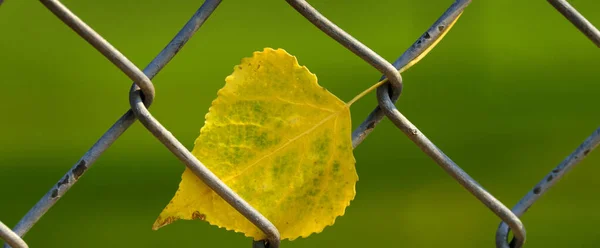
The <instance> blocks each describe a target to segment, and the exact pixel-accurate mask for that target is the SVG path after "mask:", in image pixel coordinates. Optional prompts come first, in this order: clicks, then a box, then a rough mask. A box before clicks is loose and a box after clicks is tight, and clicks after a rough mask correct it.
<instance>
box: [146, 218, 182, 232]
mask: <svg viewBox="0 0 600 248" xmlns="http://www.w3.org/2000/svg"><path fill="white" fill-rule="evenodd" d="M178 219H179V218H177V217H175V216H169V217H167V218H166V219H161V218H160V217H159V218H158V219H157V220H156V222H154V225H152V230H155V231H156V230H158V229H159V228H161V227H163V226H166V225H168V224H171V223H173V222H175V221H176V220H178Z"/></svg>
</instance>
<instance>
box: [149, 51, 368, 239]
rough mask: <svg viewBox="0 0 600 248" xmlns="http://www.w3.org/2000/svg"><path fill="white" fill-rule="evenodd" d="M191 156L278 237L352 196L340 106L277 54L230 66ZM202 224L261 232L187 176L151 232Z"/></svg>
mask: <svg viewBox="0 0 600 248" xmlns="http://www.w3.org/2000/svg"><path fill="white" fill-rule="evenodd" d="M225 81H226V84H225V86H224V87H223V88H222V89H221V90H219V92H218V97H217V99H216V100H214V101H213V103H212V106H211V108H210V110H209V113H208V114H207V115H206V122H205V124H204V127H202V129H201V130H200V136H199V137H198V139H197V140H196V142H195V146H194V149H193V151H192V153H193V154H194V156H196V157H197V158H198V160H200V161H201V162H202V163H204V165H206V167H208V168H209V169H210V170H211V171H213V172H214V173H215V174H216V175H217V176H218V177H219V178H220V179H221V180H223V181H224V182H225V183H226V184H227V185H229V187H231V189H233V190H234V191H235V192H236V193H238V194H239V195H240V196H241V197H242V198H244V200H246V201H248V203H250V204H251V205H252V206H253V207H255V208H256V209H257V210H258V211H260V212H261V213H262V214H263V215H264V216H265V217H267V218H268V219H269V220H270V221H271V222H272V223H273V224H274V225H275V226H276V227H277V228H278V230H279V232H280V234H281V239H291V240H293V239H295V238H297V237H306V236H308V235H310V234H312V233H315V232H317V233H318V232H321V231H322V230H323V228H325V227H326V226H328V225H332V224H333V223H334V221H335V219H336V217H338V216H341V215H343V214H344V211H345V209H346V207H347V206H348V205H349V204H350V201H351V200H352V199H354V196H355V194H356V191H355V185H356V181H357V180H358V176H357V174H356V170H355V166H354V164H355V160H354V156H353V154H352V141H351V123H350V111H349V108H348V106H349V105H347V104H345V103H344V102H343V101H341V100H340V99H338V98H337V97H336V96H335V95H333V94H331V93H329V92H328V91H327V90H325V89H324V88H323V87H321V86H320V85H319V84H318V83H317V78H316V76H315V75H314V74H312V73H310V72H309V71H308V69H307V68H306V67H303V66H302V67H301V66H300V65H299V64H298V62H297V60H296V58H295V57H293V56H292V55H290V54H288V53H287V52H286V51H284V50H282V49H278V50H273V49H270V48H266V49H265V50H264V51H263V52H255V53H254V56H253V57H252V58H245V59H243V60H242V63H241V64H240V65H238V66H236V67H234V72H233V74H232V75H230V76H228V77H227V78H226V79H225ZM178 219H203V220H206V221H208V222H209V223H211V224H213V225H217V226H219V227H225V228H226V229H227V230H234V231H236V232H242V233H244V234H246V236H249V237H253V238H254V239H255V240H260V239H264V238H265V235H264V234H263V233H262V232H261V231H260V230H259V229H258V228H256V227H255V226H254V225H253V224H252V223H250V221H248V220H247V219H246V218H244V217H243V216H242V215H241V214H239V213H238V212H237V211H236V210H235V209H233V208H232V207H231V206H229V204H227V202H225V201H224V200H222V199H221V198H220V197H219V196H218V195H217V194H216V193H214V192H213V191H212V190H211V189H210V188H209V187H208V186H206V185H205V184H204V183H203V182H202V181H201V180H200V179H198V178H197V177H196V176H195V175H194V174H193V173H192V172H191V171H189V170H188V169H186V170H185V172H184V173H183V176H182V181H181V183H180V184H179V189H178V191H177V193H176V194H175V196H174V197H173V199H172V200H171V202H170V203H169V204H168V205H167V207H166V208H165V209H164V210H163V212H162V213H161V214H160V216H159V217H158V219H157V220H156V222H155V223H154V226H153V228H154V229H157V228H160V227H162V226H164V225H167V224H169V223H172V222H173V221H175V220H178Z"/></svg>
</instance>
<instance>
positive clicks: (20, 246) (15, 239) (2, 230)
mask: <svg viewBox="0 0 600 248" xmlns="http://www.w3.org/2000/svg"><path fill="white" fill-rule="evenodd" d="M0 239H3V240H4V241H6V244H7V245H10V246H12V247H13V248H28V247H29V246H27V243H25V241H23V239H21V236H19V235H18V234H16V233H15V232H13V230H10V228H9V227H7V226H6V225H4V223H2V221H0Z"/></svg>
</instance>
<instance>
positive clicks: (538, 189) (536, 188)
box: [533, 186, 542, 195]
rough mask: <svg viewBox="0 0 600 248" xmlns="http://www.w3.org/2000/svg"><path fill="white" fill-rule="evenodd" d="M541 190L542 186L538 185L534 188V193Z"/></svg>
mask: <svg viewBox="0 0 600 248" xmlns="http://www.w3.org/2000/svg"><path fill="white" fill-rule="evenodd" d="M540 192H542V188H541V187H540V186H536V187H535V188H534V189H533V193H534V194H536V195H538V194H540Z"/></svg>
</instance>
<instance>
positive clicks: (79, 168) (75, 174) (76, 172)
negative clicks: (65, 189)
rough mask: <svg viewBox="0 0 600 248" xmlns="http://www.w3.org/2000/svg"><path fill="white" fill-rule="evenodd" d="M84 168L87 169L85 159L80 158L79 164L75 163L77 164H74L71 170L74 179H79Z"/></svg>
mask: <svg viewBox="0 0 600 248" xmlns="http://www.w3.org/2000/svg"><path fill="white" fill-rule="evenodd" d="M85 170H87V163H86V162H85V160H83V159H82V160H81V161H79V164H77V166H75V168H74V169H73V170H72V171H71V172H73V178H75V180H77V179H79V177H81V175H83V173H84V172H85Z"/></svg>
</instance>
